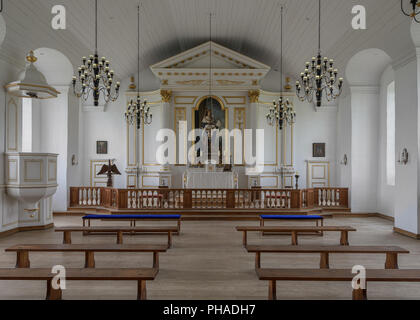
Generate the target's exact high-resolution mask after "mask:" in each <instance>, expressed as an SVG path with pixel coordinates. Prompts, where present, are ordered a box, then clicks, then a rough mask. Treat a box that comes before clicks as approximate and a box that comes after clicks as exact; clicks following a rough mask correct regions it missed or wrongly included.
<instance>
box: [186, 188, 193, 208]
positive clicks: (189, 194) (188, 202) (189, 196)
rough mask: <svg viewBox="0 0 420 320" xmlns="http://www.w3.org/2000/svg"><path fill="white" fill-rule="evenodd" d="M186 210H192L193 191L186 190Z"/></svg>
mask: <svg viewBox="0 0 420 320" xmlns="http://www.w3.org/2000/svg"><path fill="white" fill-rule="evenodd" d="M184 209H192V190H184Z"/></svg>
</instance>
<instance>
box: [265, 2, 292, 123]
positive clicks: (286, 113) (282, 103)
mask: <svg viewBox="0 0 420 320" xmlns="http://www.w3.org/2000/svg"><path fill="white" fill-rule="evenodd" d="M280 46H281V49H280V51H281V56H280V98H279V101H278V102H276V101H273V106H272V107H271V108H270V111H269V113H268V114H267V122H268V124H269V125H270V126H275V125H277V124H278V125H279V129H280V130H283V127H284V126H285V125H286V124H289V125H292V124H293V123H295V122H296V112H295V111H294V109H293V105H292V104H291V103H290V101H289V99H285V98H284V97H283V93H282V92H283V7H281V40H280Z"/></svg>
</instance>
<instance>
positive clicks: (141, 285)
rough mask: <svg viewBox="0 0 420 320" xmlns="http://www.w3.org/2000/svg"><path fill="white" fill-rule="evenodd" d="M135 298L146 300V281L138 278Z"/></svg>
mask: <svg viewBox="0 0 420 320" xmlns="http://www.w3.org/2000/svg"><path fill="white" fill-rule="evenodd" d="M137 300H147V290H146V281H145V280H139V281H138V284H137Z"/></svg>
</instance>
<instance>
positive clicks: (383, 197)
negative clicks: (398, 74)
mask: <svg viewBox="0 0 420 320" xmlns="http://www.w3.org/2000/svg"><path fill="white" fill-rule="evenodd" d="M394 78H395V76H394V71H393V69H392V67H391V66H388V68H386V69H385V71H384V73H383V75H382V77H381V84H380V105H379V115H378V116H379V144H378V146H379V153H378V200H377V208H378V209H377V211H378V212H379V213H382V214H385V215H387V216H390V217H393V216H394V209H395V208H394V202H395V186H390V185H388V184H387V174H386V156H387V96H388V85H389V84H390V83H391V82H393V81H394Z"/></svg>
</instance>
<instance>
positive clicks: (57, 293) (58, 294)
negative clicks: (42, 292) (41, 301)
mask: <svg viewBox="0 0 420 320" xmlns="http://www.w3.org/2000/svg"><path fill="white" fill-rule="evenodd" d="M58 281H60V280H58ZM62 296H63V292H62V290H61V289H54V288H53V287H52V279H49V280H47V296H46V298H45V299H46V300H61V299H62Z"/></svg>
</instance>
